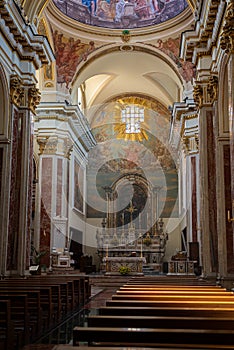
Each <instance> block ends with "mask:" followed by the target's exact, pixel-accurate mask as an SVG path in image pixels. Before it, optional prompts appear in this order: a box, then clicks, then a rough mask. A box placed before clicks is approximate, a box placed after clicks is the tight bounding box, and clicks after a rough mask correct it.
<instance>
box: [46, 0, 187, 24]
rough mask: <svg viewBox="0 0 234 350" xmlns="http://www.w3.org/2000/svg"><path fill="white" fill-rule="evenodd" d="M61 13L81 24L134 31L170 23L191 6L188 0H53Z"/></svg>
mask: <svg viewBox="0 0 234 350" xmlns="http://www.w3.org/2000/svg"><path fill="white" fill-rule="evenodd" d="M53 2H54V4H55V5H56V6H57V7H58V8H59V10H60V11H61V12H63V13H64V14H65V15H67V16H68V17H70V18H73V19H75V20H77V21H79V22H81V23H85V24H89V25H93V26H97V27H104V28H112V29H133V28H140V27H146V26H152V25H156V24H160V23H163V22H165V21H168V20H170V19H172V18H174V17H175V16H177V15H179V14H180V13H181V12H183V11H184V10H185V8H186V7H187V6H188V5H187V1H186V0H129V1H125V0H53Z"/></svg>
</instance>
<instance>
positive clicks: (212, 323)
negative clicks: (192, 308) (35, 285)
mask: <svg viewBox="0 0 234 350" xmlns="http://www.w3.org/2000/svg"><path fill="white" fill-rule="evenodd" d="M87 322H88V327H124V328H129V327H130V328H131V327H132V328H175V326H176V328H182V329H206V328H207V327H209V329H230V330H231V329H233V330H234V319H228V318H225V317H199V316H198V317H193V316H192V317H191V316H187V317H181V316H142V315H141V316H124V317H123V316H114V315H91V316H88V318H87Z"/></svg>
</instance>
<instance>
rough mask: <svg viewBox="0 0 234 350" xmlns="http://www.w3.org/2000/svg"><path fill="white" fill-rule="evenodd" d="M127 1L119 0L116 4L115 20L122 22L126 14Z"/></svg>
mask: <svg viewBox="0 0 234 350" xmlns="http://www.w3.org/2000/svg"><path fill="white" fill-rule="evenodd" d="M124 8H125V1H124V0H119V1H118V2H117V3H116V6H115V11H116V12H115V22H121V18H122V16H123V14H124Z"/></svg>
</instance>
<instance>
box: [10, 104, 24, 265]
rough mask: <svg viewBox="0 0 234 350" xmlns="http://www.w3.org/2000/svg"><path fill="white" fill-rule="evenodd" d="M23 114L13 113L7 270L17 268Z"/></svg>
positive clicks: (14, 111) (15, 111)
mask: <svg viewBox="0 0 234 350" xmlns="http://www.w3.org/2000/svg"><path fill="white" fill-rule="evenodd" d="M21 118H22V115H21V114H20V113H19V112H18V111H17V110H16V109H14V110H13V113H12V120H13V121H12V123H13V124H12V138H11V142H12V149H11V174H10V177H11V180H10V188H11V191H10V204H9V227H8V246H7V270H16V269H17V255H18V235H19V206H20V181H21V177H20V174H21V158H22V129H21V124H22V120H21Z"/></svg>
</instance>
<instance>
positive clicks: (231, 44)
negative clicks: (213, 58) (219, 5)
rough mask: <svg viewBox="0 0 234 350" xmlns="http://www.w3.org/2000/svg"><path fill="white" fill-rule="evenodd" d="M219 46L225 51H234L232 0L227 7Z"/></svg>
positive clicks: (233, 10) (233, 11) (233, 6)
mask: <svg viewBox="0 0 234 350" xmlns="http://www.w3.org/2000/svg"><path fill="white" fill-rule="evenodd" d="M220 46H221V49H222V50H224V51H225V52H226V53H230V52H233V51H234V0H231V1H230V3H229V5H228V7H227V11H226V15H225V24H224V26H223V31H222V34H221V38H220Z"/></svg>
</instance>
